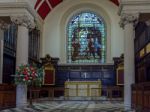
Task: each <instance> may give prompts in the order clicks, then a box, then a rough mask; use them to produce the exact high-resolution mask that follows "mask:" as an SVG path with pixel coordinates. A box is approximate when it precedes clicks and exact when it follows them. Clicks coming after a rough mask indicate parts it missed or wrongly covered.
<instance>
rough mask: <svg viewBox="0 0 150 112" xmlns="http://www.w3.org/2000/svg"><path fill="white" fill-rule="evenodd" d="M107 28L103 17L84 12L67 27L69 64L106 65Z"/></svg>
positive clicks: (73, 18) (74, 17) (75, 17)
mask: <svg viewBox="0 0 150 112" xmlns="http://www.w3.org/2000/svg"><path fill="white" fill-rule="evenodd" d="M105 61H106V28H105V23H104V21H103V19H102V17H101V16H97V15H96V14H95V13H93V12H82V13H79V14H77V15H75V16H73V17H72V18H71V20H70V21H69V23H68V27H67V62H68V63H105Z"/></svg>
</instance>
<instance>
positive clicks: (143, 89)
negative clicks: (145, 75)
mask: <svg viewBox="0 0 150 112" xmlns="http://www.w3.org/2000/svg"><path fill="white" fill-rule="evenodd" d="M132 107H133V108H135V109H137V110H138V111H139V112H149V110H150V83H149V82H147V83H139V84H134V85H132Z"/></svg>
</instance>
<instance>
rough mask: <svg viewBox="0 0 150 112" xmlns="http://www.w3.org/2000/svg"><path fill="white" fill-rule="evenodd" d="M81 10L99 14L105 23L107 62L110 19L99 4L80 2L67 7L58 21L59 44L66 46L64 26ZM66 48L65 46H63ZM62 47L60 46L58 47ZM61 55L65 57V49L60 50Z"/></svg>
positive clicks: (109, 45)
mask: <svg viewBox="0 0 150 112" xmlns="http://www.w3.org/2000/svg"><path fill="white" fill-rule="evenodd" d="M82 11H92V12H94V13H95V14H97V15H100V16H101V17H102V18H103V20H104V22H105V25H106V34H107V35H106V63H109V62H110V60H111V38H110V37H111V35H110V34H111V20H110V18H109V16H108V14H107V13H106V12H105V10H104V9H102V8H101V7H100V6H98V5H96V4H92V3H80V4H76V5H74V6H73V7H71V8H69V9H68V10H67V11H66V12H65V13H64V14H63V16H62V18H61V21H60V35H61V45H60V46H66V45H65V44H66V28H67V24H68V22H69V20H70V18H71V17H72V16H74V15H76V14H77V13H80V12H82ZM65 48H66V47H65ZM60 49H62V48H60ZM60 54H61V57H62V60H67V59H66V49H62V50H61V53H60Z"/></svg>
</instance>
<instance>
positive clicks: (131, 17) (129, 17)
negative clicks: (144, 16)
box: [119, 13, 139, 28]
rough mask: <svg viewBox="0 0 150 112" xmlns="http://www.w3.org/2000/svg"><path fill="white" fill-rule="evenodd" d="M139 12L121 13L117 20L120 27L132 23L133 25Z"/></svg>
mask: <svg viewBox="0 0 150 112" xmlns="http://www.w3.org/2000/svg"><path fill="white" fill-rule="evenodd" d="M138 18H139V14H138V13H123V14H122V15H121V20H120V22H119V24H120V27H122V28H124V26H125V25H126V24H130V23H132V24H133V25H135V24H136V23H137V22H138Z"/></svg>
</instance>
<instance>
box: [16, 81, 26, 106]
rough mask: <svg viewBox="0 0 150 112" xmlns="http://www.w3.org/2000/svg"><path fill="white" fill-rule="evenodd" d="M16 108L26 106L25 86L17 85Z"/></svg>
mask: <svg viewBox="0 0 150 112" xmlns="http://www.w3.org/2000/svg"><path fill="white" fill-rule="evenodd" d="M16 106H17V107H18V108H22V107H26V106H27V85H25V84H18V85H17V88H16Z"/></svg>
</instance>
